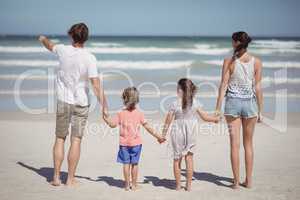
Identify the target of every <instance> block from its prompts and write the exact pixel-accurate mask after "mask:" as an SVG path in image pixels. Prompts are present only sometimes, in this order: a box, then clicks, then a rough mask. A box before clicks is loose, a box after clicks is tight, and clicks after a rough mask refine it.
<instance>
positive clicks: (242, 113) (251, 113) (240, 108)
mask: <svg viewBox="0 0 300 200" xmlns="http://www.w3.org/2000/svg"><path fill="white" fill-rule="evenodd" d="M224 115H226V116H232V117H241V118H253V117H257V115H258V108H257V102H256V98H255V97H253V98H247V99H242V98H236V97H226V100H225V110H224Z"/></svg>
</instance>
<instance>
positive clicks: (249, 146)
mask: <svg viewBox="0 0 300 200" xmlns="http://www.w3.org/2000/svg"><path fill="white" fill-rule="evenodd" d="M256 121H257V118H256V117H254V118H249V119H242V126H243V145H244V149H245V164H246V180H245V182H244V183H243V185H245V187H247V188H251V186H252V171H253V156H254V153H253V133H254V129H255V124H256Z"/></svg>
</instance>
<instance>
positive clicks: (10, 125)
mask: <svg viewBox="0 0 300 200" xmlns="http://www.w3.org/2000/svg"><path fill="white" fill-rule="evenodd" d="M299 117H300V114H298V113H296V114H289V118H288V130H287V132H285V133H279V132H278V131H276V130H274V129H272V128H271V127H268V126H266V125H264V124H259V125H258V126H257V128H256V132H255V137H254V143H255V167H254V187H253V188H252V189H245V188H242V187H241V188H240V189H239V190H237V191H236V190H232V189H231V188H229V187H228V185H229V184H230V178H231V177H232V173H231V168H230V160H229V139H228V135H227V134H223V133H220V132H219V133H218V132H217V131H218V128H217V126H222V124H221V125H214V126H213V127H214V128H213V130H217V131H212V132H210V133H199V136H198V137H197V148H196V153H195V156H194V162H195V173H194V180H193V183H192V184H193V189H192V191H191V192H185V191H184V190H182V191H180V192H176V191H175V190H173V187H174V184H175V183H174V178H173V173H172V159H171V154H170V146H169V144H168V143H166V144H163V145H159V144H157V143H156V141H155V140H154V139H153V138H152V137H151V136H150V135H148V134H146V133H143V142H144V143H143V152H142V158H141V162H140V174H139V183H140V185H141V187H142V188H141V189H140V190H138V191H136V192H132V191H130V192H126V191H124V189H123V188H122V186H123V182H122V173H121V169H122V168H121V167H122V166H121V165H120V164H117V163H116V153H117V147H118V135H117V131H115V132H113V133H111V132H109V131H108V130H109V129H108V128H107V129H105V130H104V131H102V130H100V129H99V128H98V129H97V126H94V128H93V127H92V128H91V129H89V130H90V132H89V133H87V134H86V135H85V137H84V140H83V144H82V154H81V159H80V163H79V166H78V171H77V178H78V180H79V181H80V185H79V186H78V187H76V188H68V187H66V186H61V187H53V186H51V185H50V184H49V183H48V181H50V180H51V177H52V173H53V168H52V155H51V151H52V144H53V142H54V128H55V120H54V119H55V118H54V116H53V115H36V116H32V115H26V114H24V113H13V112H8V113H4V112H3V113H2V114H1V121H0V129H1V140H0V143H1V144H0V156H1V168H0V196H1V199H2V200H6V199H31V200H34V199H53V198H58V199H66V198H68V199H74V200H75V199H112V198H114V199H299V197H300V187H299V181H298V179H299V178H300V162H299V160H300V155H299V153H298V151H297V150H298V147H297V145H298V143H299V142H300V135H299V130H300V128H299V124H297V120H296V119H297V118H298V119H299ZM98 118H99V116H98V115H96V114H93V113H92V114H91V115H90V118H89V123H90V124H99V125H100V123H101V124H102V125H103V122H99V123H96V122H97V121H99V120H98ZM151 118H152V119H155V120H153V121H152V120H151ZM161 118H162V117H161V116H159V117H158V116H157V117H153V116H152V117H150V119H149V117H148V119H149V120H151V123H156V122H158V119H159V120H160V119H161ZM156 120H157V121H156ZM200 123H203V122H200ZM222 123H223V122H222ZM93 129H97V130H96V131H94V132H93ZM66 150H67V149H66ZM242 153H243V152H242V151H241V155H242ZM241 159H243V156H242V157H241ZM183 166H184V165H183ZM243 167H244V166H241V169H242V170H241V180H242V179H243V177H244V169H243ZM62 169H63V172H62V178H63V180H64V179H65V178H66V175H67V174H66V171H67V165H66V162H64V164H63V168H62ZM182 173H183V174H184V171H182ZM184 180H185V179H184V176H182V182H183V183H182V185H184Z"/></svg>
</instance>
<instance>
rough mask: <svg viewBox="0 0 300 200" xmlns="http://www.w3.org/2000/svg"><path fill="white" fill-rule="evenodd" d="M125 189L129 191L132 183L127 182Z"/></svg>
mask: <svg viewBox="0 0 300 200" xmlns="http://www.w3.org/2000/svg"><path fill="white" fill-rule="evenodd" d="M124 190H125V191H129V190H130V184H129V183H125V186H124Z"/></svg>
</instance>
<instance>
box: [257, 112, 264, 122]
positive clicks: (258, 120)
mask: <svg viewBox="0 0 300 200" xmlns="http://www.w3.org/2000/svg"><path fill="white" fill-rule="evenodd" d="M262 122H263V117H262V114H261V112H258V117H257V123H262Z"/></svg>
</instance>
